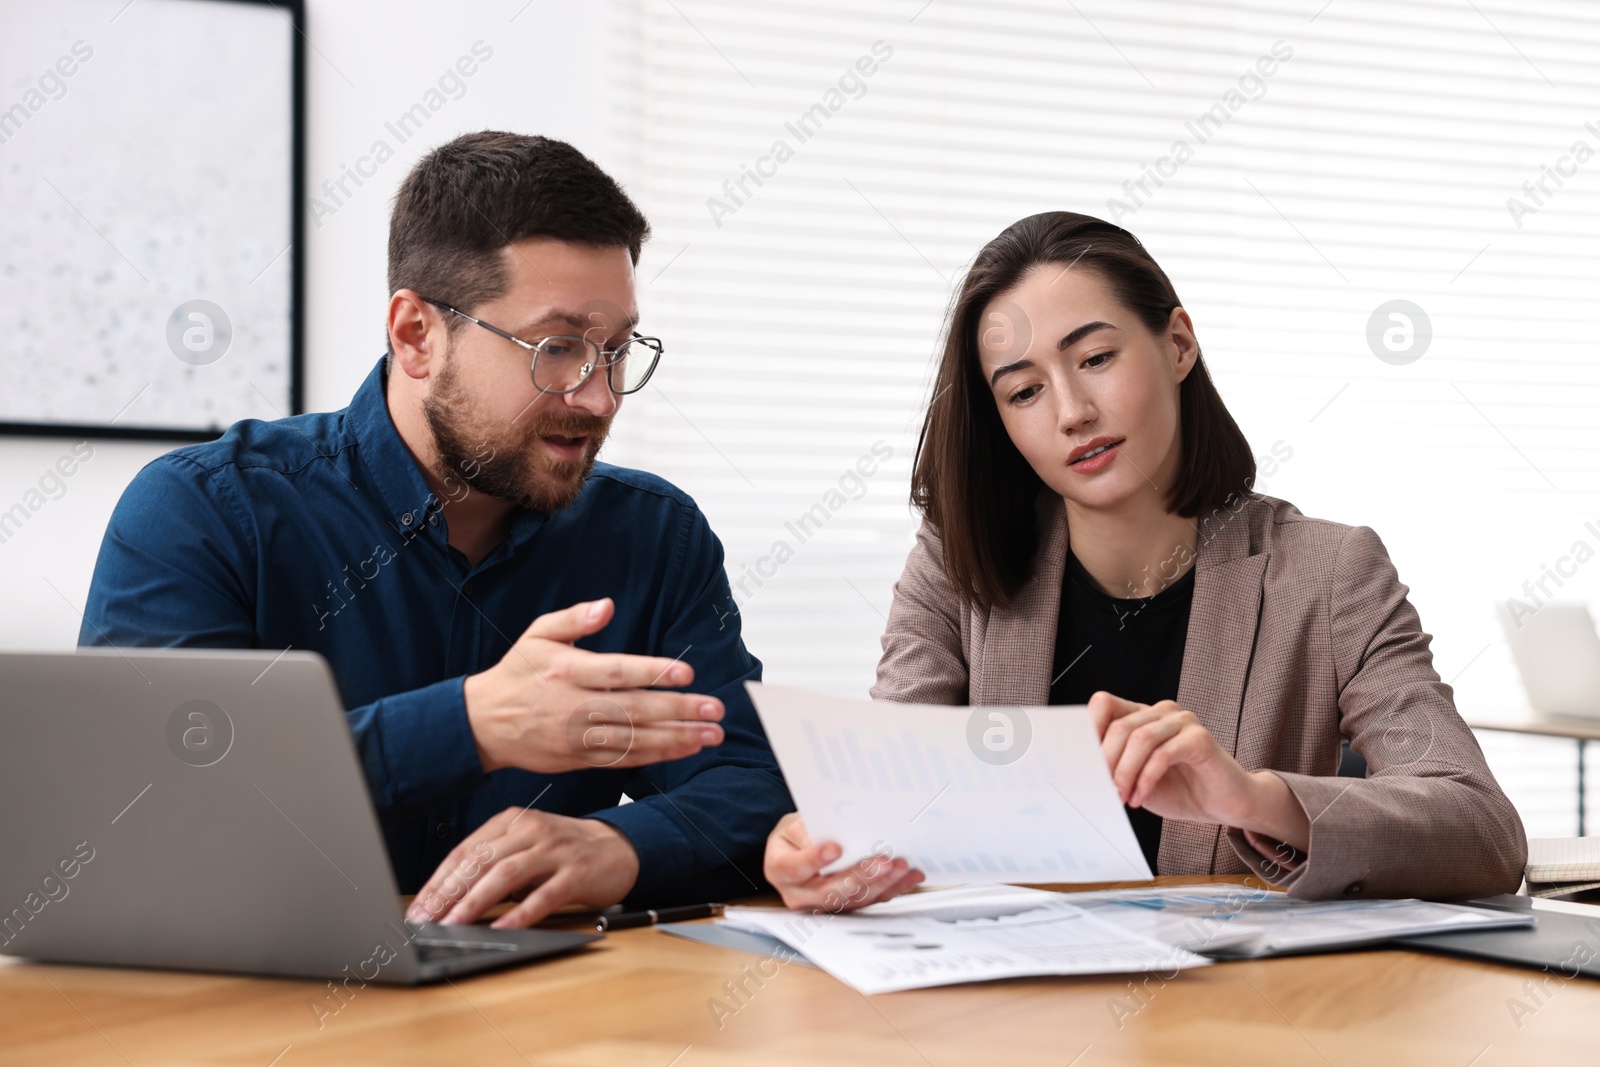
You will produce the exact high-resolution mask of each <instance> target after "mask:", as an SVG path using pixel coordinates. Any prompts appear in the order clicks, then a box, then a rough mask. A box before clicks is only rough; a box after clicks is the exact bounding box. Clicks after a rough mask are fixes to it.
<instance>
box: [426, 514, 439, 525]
mask: <svg viewBox="0 0 1600 1067" xmlns="http://www.w3.org/2000/svg"><path fill="white" fill-rule="evenodd" d="M428 525H429V526H437V525H439V513H438V512H437V511H435V512H434V513H433V514H431V515H429V516H428Z"/></svg>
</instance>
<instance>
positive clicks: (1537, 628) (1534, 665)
mask: <svg viewBox="0 0 1600 1067" xmlns="http://www.w3.org/2000/svg"><path fill="white" fill-rule="evenodd" d="M1500 622H1501V624H1502V625H1503V626H1504V627H1505V631H1506V640H1507V641H1509V642H1510V643H1511V655H1512V657H1513V658H1514V659H1515V660H1516V662H1517V673H1518V674H1520V675H1522V687H1523V688H1524V689H1525V690H1527V693H1528V704H1529V705H1530V706H1531V707H1532V708H1533V710H1534V711H1536V712H1539V713H1541V714H1544V715H1559V716H1567V717H1581V718H1586V719H1595V718H1600V634H1597V633H1596V632H1595V628H1594V619H1593V618H1592V617H1591V616H1590V615H1589V609H1588V607H1586V606H1585V605H1583V604H1570V603H1552V604H1546V605H1544V606H1543V607H1541V608H1539V609H1538V610H1537V611H1535V612H1533V613H1532V614H1531V615H1530V614H1526V613H1524V614H1522V615H1521V617H1520V618H1515V619H1514V618H1513V617H1512V613H1511V611H1510V609H1509V608H1507V607H1506V605H1505V604H1501V605H1500Z"/></svg>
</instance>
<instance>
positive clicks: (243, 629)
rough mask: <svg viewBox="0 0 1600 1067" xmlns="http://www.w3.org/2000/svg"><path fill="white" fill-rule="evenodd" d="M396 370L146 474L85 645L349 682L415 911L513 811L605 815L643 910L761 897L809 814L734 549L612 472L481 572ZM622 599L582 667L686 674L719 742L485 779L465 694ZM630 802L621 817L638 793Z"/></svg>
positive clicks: (133, 488)
mask: <svg viewBox="0 0 1600 1067" xmlns="http://www.w3.org/2000/svg"><path fill="white" fill-rule="evenodd" d="M384 384H385V374H384V365H383V363H382V361H380V362H379V363H378V366H377V367H376V368H374V370H373V371H372V373H371V374H370V375H368V377H367V379H366V381H365V382H363V383H362V385H361V387H360V389H359V390H357V392H356V395H355V397H354V398H353V399H352V401H351V403H350V406H349V407H348V408H346V409H344V410H343V411H336V412H330V413H319V414H312V415H299V416H295V417H293V418H288V419H281V420H278V421H275V422H261V421H258V420H254V419H248V420H244V421H242V422H238V423H235V424H234V425H233V427H232V428H231V429H229V430H228V432H227V433H226V434H225V435H223V436H222V437H221V438H220V439H218V440H217V441H214V442H210V443H207V444H202V445H193V446H190V447H186V448H180V449H177V450H175V451H172V452H169V453H167V454H166V455H164V456H162V457H160V458H159V459H156V460H155V461H154V462H152V463H151V464H150V465H148V466H147V467H145V468H144V469H143V470H142V471H140V472H139V474H138V475H137V476H136V477H135V478H134V480H133V482H132V484H131V485H129V487H128V489H127V491H126V492H124V493H123V495H122V499H121V501H120V502H119V503H118V504H117V507H116V510H115V512H114V513H113V514H112V516H111V522H110V525H109V527H108V528H107V530H106V535H105V541H104V543H103V544H102V545H101V548H100V557H99V561H98V562H97V564H96V566H95V573H94V581H93V584H92V586H91V587H90V590H89V602H88V606H87V608H86V609H85V612H84V622H83V627H82V630H81V631H80V633H79V635H78V641H79V643H80V644H83V645H97V644H112V645H122V646H138V645H143V646H163V647H175V646H185V647H209V648H264V649H281V648H289V647H293V648H296V649H309V650H311V651H314V652H318V653H321V654H322V656H324V657H325V658H326V659H327V660H328V662H329V664H330V665H331V667H332V669H333V673H334V676H335V678H337V680H338V685H339V689H340V694H341V696H342V698H343V701H344V706H345V707H346V708H347V709H349V710H348V712H347V718H348V720H349V723H350V730H351V732H352V733H353V734H354V736H355V743H356V748H357V749H358V751H359V753H360V756H361V761H362V765H363V767H364V768H365V771H366V777H367V785H368V787H369V789H370V790H371V793H372V797H373V802H374V805H375V806H376V808H377V811H378V816H379V819H380V821H381V823H382V825H383V830H384V836H385V839H386V841H387V844H388V848H389V857H390V860H391V862H392V863H393V866H394V871H395V877H396V880H397V881H398V882H399V885H400V888H401V891H402V892H415V891H416V890H418V889H420V888H421V886H422V884H423V883H424V882H425V881H426V880H427V878H428V876H429V875H430V874H432V873H433V871H434V869H435V868H436V867H437V866H438V865H439V863H440V862H441V861H442V860H443V859H444V857H445V855H446V854H447V853H448V852H449V851H450V850H451V849H452V848H454V847H455V846H456V845H457V844H458V843H459V842H460V841H461V840H462V838H463V837H465V836H466V835H467V834H469V833H471V832H472V831H473V830H474V829H476V828H477V827H478V826H479V825H481V824H482V823H483V822H484V821H485V820H486V819H488V818H489V817H490V816H492V815H494V814H496V813H498V812H500V811H502V810H504V809H505V808H508V807H510V806H512V805H528V804H533V805H534V806H535V807H536V808H537V809H538V810H541V811H546V812H552V813H556V814H562V815H573V816H583V815H589V816H592V817H594V818H597V819H602V820H604V821H605V822H608V823H610V824H611V825H612V826H614V827H616V828H617V829H618V830H620V831H621V832H622V833H623V834H625V835H626V836H627V838H628V839H629V840H630V841H631V842H632V843H633V846H634V848H635V849H636V850H637V851H638V853H639V881H638V883H637V884H636V886H635V887H634V890H633V892H632V893H631V894H630V896H629V900H630V901H631V902H634V903H643V902H670V901H691V900H702V901H703V900H720V899H723V898H725V897H730V896H738V895H741V894H745V893H750V892H753V891H755V890H756V889H757V888H762V887H764V883H763V882H762V880H761V876H760V870H761V855H762V849H763V847H764V844H765V841H766V837H767V834H768V833H769V832H770V831H771V829H772V827H773V824H774V823H776V822H777V821H778V818H779V817H780V816H782V815H783V814H784V813H785V812H787V811H791V810H793V807H794V805H793V803H792V802H791V800H790V798H789V792H788V789H787V788H786V787H785V786H784V783H783V779H782V777H781V775H780V774H779V771H778V766H777V762H776V761H775V760H774V758H773V755H772V751H771V748H770V747H769V746H768V744H767V741H766V737H765V735H764V734H763V733H762V730H761V725H760V721H759V720H758V719H757V717H756V714H755V709H754V708H753V707H752V705H751V703H750V700H749V697H748V696H747V695H746V693H745V691H744V688H743V683H744V682H745V680H746V679H759V678H760V677H761V664H760V662H759V661H758V660H756V659H755V657H753V656H751V655H750V653H749V652H748V651H746V649H745V647H744V642H743V641H742V640H741V638H740V635H739V615H738V614H737V612H736V611H735V610H734V603H733V600H732V596H731V593H730V591H729V589H728V581H727V577H726V575H725V574H724V572H723V555H722V545H721V543H720V542H719V541H718V540H717V537H716V535H715V534H713V533H712V532H711V528H710V526H709V525H708V524H707V523H706V519H705V516H704V515H703V514H702V513H701V512H700V510H699V508H697V507H696V506H695V503H694V501H693V500H691V499H690V498H689V497H688V496H687V495H685V494H684V493H683V492H681V491H679V490H678V489H677V488H675V487H674V486H672V485H671V484H669V483H668V482H666V481H664V480H663V479H661V478H658V477H655V476H654V475H651V474H646V473H644V472H642V471H636V470H628V469H625V468H621V467H613V466H611V465H609V464H605V463H598V464H596V465H595V468H594V471H593V472H592V474H591V475H590V477H589V481H588V483H587V484H586V486H585V487H584V489H583V492H582V493H581V495H580V496H579V497H578V499H577V501H576V502H575V503H573V504H572V505H571V506H570V507H567V508H565V509H562V510H560V511H555V512H548V513H546V512H534V511H528V510H518V511H517V512H516V513H515V515H514V518H513V522H512V525H511V532H510V535H509V536H508V537H507V538H506V539H505V541H504V542H502V543H501V544H500V545H499V546H497V547H496V548H495V549H494V550H493V551H491V552H490V553H489V554H488V555H487V556H485V557H484V558H483V559H482V560H481V561H479V563H478V564H477V566H472V565H471V564H469V563H468V561H467V557H466V556H465V555H463V554H462V553H461V552H460V551H458V550H457V549H455V548H452V547H451V546H450V545H449V543H448V540H447V527H446V520H445V518H444V516H443V515H442V514H440V513H439V504H440V502H439V501H438V500H437V498H436V497H434V495H433V494H432V492H431V491H430V490H429V488H428V484H427V482H426V481H425V480H424V479H423V475H422V471H421V469H420V468H419V467H418V465H417V463H416V460H415V459H414V458H413V457H412V455H411V453H410V451H409V450H408V449H407V448H406V446H405V443H404V442H403V441H402V440H401V439H400V435H399V433H398V432H397V431H396V430H395V427H394V423H393V422H392V421H391V420H390V418H389V410H388V405H387V403H386V401H385V397H384ZM606 596H609V597H612V598H613V599H614V600H615V601H616V611H615V615H614V618H613V619H612V621H611V623H610V624H609V625H608V626H607V627H606V628H605V629H604V630H602V631H600V633H598V634H595V635H593V636H590V637H587V638H584V639H583V640H580V641H579V642H578V647H580V648H586V649H591V650H594V651H601V652H629V653H637V654H646V655H655V656H669V657H681V658H682V659H683V660H684V661H685V662H687V663H688V664H690V665H691V666H692V667H693V668H694V672H695V678H694V684H693V686H692V687H690V688H691V689H692V691H694V692H697V693H707V694H711V695H713V696H716V697H718V698H719V699H721V700H722V702H723V704H724V705H725V707H726V709H727V716H726V718H725V719H724V720H723V723H722V726H723V729H724V730H725V731H726V740H724V741H723V743H722V744H721V745H719V746H717V747H715V748H710V749H706V750H704V751H702V752H701V753H699V754H698V755H695V756H690V757H688V758H686V759H681V760H675V761H673V762H670V763H660V764H655V765H653V766H649V767H643V768H637V769H611V768H605V769H584V770H578V771H569V772H566V773H562V774H535V773H531V772H528V771H523V770H517V769H502V770H498V771H496V772H494V773H493V774H488V775H486V774H485V773H484V770H483V765H482V763H481V762H480V761H479V759H478V755H477V748H476V745H475V744H474V742H473V739H472V733H471V730H470V728H469V726H468V723H467V715H466V704H465V701H464V699H463V696H462V683H463V681H464V679H465V677H466V676H467V675H469V674H475V673H477V672H479V671H482V670H484V669H485V668H487V667H490V666H492V665H494V664H495V663H496V662H498V661H499V660H500V658H501V657H502V656H504V655H505V653H506V652H507V651H508V650H509V649H510V647H511V644H512V642H513V641H514V640H515V639H516V638H517V637H519V636H520V635H521V634H522V632H523V631H524V630H526V629H527V627H528V625H529V623H531V622H532V621H533V620H534V619H535V618H536V617H538V616H539V615H542V614H544V613H546V612H550V611H555V610H559V609H561V608H565V607H568V606H570V605H572V604H575V603H578V602H579V601H587V600H596V599H599V598H601V597H606ZM624 793H626V794H627V795H628V796H630V797H632V798H634V801H635V802H634V803H631V804H625V805H622V806H618V803H619V801H620V800H621V798H622V794H624Z"/></svg>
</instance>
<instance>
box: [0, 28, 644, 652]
mask: <svg viewBox="0 0 1600 1067" xmlns="http://www.w3.org/2000/svg"><path fill="white" fill-rule="evenodd" d="M307 7H308V8H309V13H308V22H309V26H308V27H307V36H308V38H309V40H310V41H311V42H312V47H311V48H310V50H309V53H308V60H307V82H306V92H307V107H306V114H307V121H308V132H307V139H306V140H307V159H306V173H307V186H308V190H307V191H308V194H309V195H310V196H313V197H323V199H324V202H325V203H326V204H328V205H329V206H330V207H332V208H333V210H332V211H331V212H318V211H317V210H316V209H315V208H311V209H310V210H308V214H307V218H306V249H305V251H306V264H307V277H306V313H307V319H306V404H307V407H308V408H309V409H310V410H327V409H334V408H339V407H343V406H344V405H345V404H346V403H347V402H348V400H349V398H350V394H351V393H352V392H354V391H355V388H356V387H357V386H358V385H359V384H360V383H361V380H362V378H363V377H364V376H365V375H366V373H367V372H368V371H369V370H370V369H371V367H372V364H373V362H374V361H375V360H376V359H377V358H378V355H379V354H380V353H381V351H382V335H383V334H382V331H383V318H384V303H385V299H386V297H387V287H386V285H385V281H384V274H385V264H386V248H385V245H386V241H387V237H388V213H389V205H390V200H391V198H392V196H393V194H394V190H395V187H396V186H397V185H398V184H399V182H400V180H401V178H403V177H404V175H405V173H406V172H407V171H408V170H409V169H410V168H411V166H412V164H413V163H415V162H416V160H417V159H418V158H419V157H420V156H421V155H422V154H423V153H424V152H425V151H427V150H428V149H429V148H431V147H433V146H435V145H437V144H440V143H441V142H444V141H447V140H449V139H450V138H452V137H454V136H456V135H457V134H460V133H464V132H466V131H469V130H477V129H504V130H512V131H516V132H523V133H542V134H547V135H549V136H552V137H558V138H560V139H562V140H566V141H570V142H572V143H573V144H575V145H577V146H578V147H579V148H580V149H582V150H584V151H585V152H587V153H589V154H590V155H591V156H593V157H595V158H596V159H597V160H598V161H599V162H600V164H601V165H602V166H606V167H610V166H613V165H614V164H615V162H616V160H615V159H614V157H615V155H616V153H615V152H614V151H613V150H612V146H611V138H610V134H609V130H610V126H609V124H608V122H607V121H606V120H605V115H606V113H607V111H606V100H607V96H606V93H607V92H608V91H609V89H608V85H609V82H608V80H607V78H606V77H605V74H604V72H603V71H601V70H600V69H598V68H596V67H595V66H594V65H593V64H591V63H588V62H586V57H589V56H592V55H596V54H602V53H603V44H604V42H603V41H602V37H603V34H604V28H603V26H602V18H603V16H604V15H605V13H606V10H607V8H606V6H605V5H604V4H601V3H585V4H551V3H539V2H535V3H528V2H527V0H477V2H472V3H463V2H457V3H452V4H449V5H444V4H439V3H425V2H423V0H397V2H390V0H386V2H384V3H383V4H382V5H379V4H377V3H358V2H355V0H339V2H335V0H308V4H307ZM479 41H481V42H483V44H482V45H481V46H480V49H481V48H484V47H486V48H488V49H490V50H492V53H491V55H490V57H489V58H488V59H487V60H485V61H483V62H481V63H480V64H478V65H477V70H476V72H475V73H474V74H473V75H472V76H471V77H469V78H465V79H463V82H464V84H465V90H464V91H459V98H451V97H450V96H448V95H447V96H446V102H445V103H444V105H443V106H442V107H440V108H439V109H438V110H437V111H435V112H434V113H433V115H432V117H431V118H430V119H429V120H428V122H427V124H426V125H424V126H423V127H422V129H421V130H420V131H419V132H417V133H416V134H415V135H414V136H413V137H412V138H411V139H410V140H408V141H407V142H405V143H403V144H401V143H399V142H398V140H397V139H396V137H395V136H394V135H393V134H391V133H389V132H388V130H387V129H386V128H385V124H386V123H387V122H390V121H391V120H393V119H394V118H396V117H397V116H398V115H399V114H401V113H402V112H404V111H405V110H406V109H408V108H409V107H411V105H412V104H413V103H416V102H417V101H419V100H421V99H422V97H423V94H424V93H426V92H427V91H428V89H430V88H432V87H435V86H436V85H437V83H438V80H439V78H440V77H441V75H444V74H445V73H446V72H448V71H450V70H451V69H452V68H453V67H454V65H455V63H456V61H457V59H458V58H459V57H461V56H463V55H470V54H471V52H472V48H473V45H474V44H475V43H476V42H479ZM380 138H381V139H384V140H386V141H388V143H389V145H390V146H391V148H392V149H393V150H394V157H393V158H391V159H389V160H387V161H386V162H385V163H383V164H382V165H381V166H379V167H378V168H377V173H376V174H375V175H374V176H373V177H371V178H370V179H365V180H364V181H363V184H362V185H361V186H359V187H357V186H355V185H354V184H352V183H350V182H348V181H347V182H346V189H348V190H349V191H350V192H351V195H350V196H349V197H348V198H346V197H344V196H343V195H342V194H340V195H339V197H338V201H337V202H336V201H335V200H334V199H333V198H331V197H327V196H326V195H325V194H324V193H323V192H322V191H321V190H322V184H323V182H324V181H325V180H332V181H337V180H338V179H339V177H340V176H341V173H342V168H344V167H353V166H355V165H356V164H357V162H358V160H359V159H360V158H361V157H362V156H364V155H367V154H368V153H369V152H370V151H371V149H372V147H373V144H374V142H375V141H376V140H378V139H380ZM114 173H115V171H114V169H109V170H108V171H107V174H108V180H114ZM314 215H316V216H318V217H316V218H313V216H314ZM169 311H170V309H169V308H162V309H160V314H159V315H157V316H156V317H155V321H157V322H164V321H165V319H166V316H167V313H168V312H169ZM150 343H151V344H152V345H155V344H164V341H163V340H162V338H160V337H152V338H151V340H150ZM75 443H76V442H75V441H72V440H65V439H51V438H20V437H4V438H0V511H4V510H5V509H7V508H9V507H10V506H11V505H12V504H13V503H16V502H18V501H20V500H22V499H23V497H24V495H25V494H26V493H27V492H28V491H29V490H30V489H36V488H37V487H38V484H39V479H40V477H41V476H42V475H43V474H44V473H45V472H46V471H47V470H49V469H50V468H52V467H53V466H54V464H55V463H56V461H57V460H58V459H59V458H60V457H62V456H63V455H69V454H70V453H71V449H72V446H73V445H74V444H75ZM90 445H91V447H92V448H93V450H94V451H93V458H92V459H90V460H89V461H88V462H87V463H84V464H82V465H81V466H79V467H78V468H77V469H76V471H75V473H74V474H73V475H72V476H71V477H70V478H68V479H64V481H65V484H66V491H65V492H64V493H60V494H59V499H51V500H49V502H48V503H47V504H46V505H45V506H44V507H42V508H40V509H39V510H38V511H37V512H36V513H34V514H33V515H32V517H31V518H30V519H29V521H28V522H27V524H26V525H25V526H24V527H23V528H22V529H21V530H20V531H19V532H18V533H17V534H15V535H14V536H12V537H10V538H9V539H8V540H6V541H5V543H3V544H0V648H64V647H70V646H71V645H73V644H75V643H76V641H77V636H78V627H79V624H80V619H81V614H80V613H81V611H82V608H83V604H84V599H85V597H86V596H87V594H88V590H89V580H90V577H91V575H92V574H93V570H94V561H95V555H96V553H97V552H98V550H99V546H100V538H101V536H102V534H103V533H104V531H105V525H106V521H107V519H108V518H109V517H110V515H111V509H112V508H113V507H114V506H115V504H116V502H117V499H118V497H119V496H120V495H121V493H122V490H123V489H124V487H126V486H127V484H128V482H129V481H130V480H131V479H132V477H133V476H134V474H136V473H137V472H138V470H139V468H140V467H142V466H143V465H144V464H145V463H147V462H149V461H150V460H151V459H153V458H154V457H156V456H158V455H160V454H161V453H162V452H165V451H166V450H167V449H168V448H170V447H172V445H170V444H159V443H143V442H137V443H130V442H111V441H94V440H91V441H90ZM49 484H50V483H47V487H48V486H49ZM58 492H59V491H58Z"/></svg>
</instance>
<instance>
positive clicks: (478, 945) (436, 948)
mask: <svg viewBox="0 0 1600 1067" xmlns="http://www.w3.org/2000/svg"><path fill="white" fill-rule="evenodd" d="M406 926H407V927H408V928H409V929H410V930H411V931H412V933H413V934H414V935H417V936H413V937H412V939H411V944H412V946H413V947H414V948H415V949H416V950H417V958H418V959H420V960H421V961H422V962H423V963H431V962H434V961H436V960H448V959H457V958H459V957H461V956H471V955H474V954H476V953H483V952H515V951H517V950H518V949H519V948H521V947H522V946H521V945H520V944H518V943H516V942H515V941H491V940H487V939H486V940H482V941H479V940H476V939H473V938H465V937H449V936H440V935H441V934H442V933H443V932H444V931H445V930H448V929H449V928H448V927H440V926H437V925H434V924H432V923H428V924H423V923H409V922H408V923H406Z"/></svg>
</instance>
